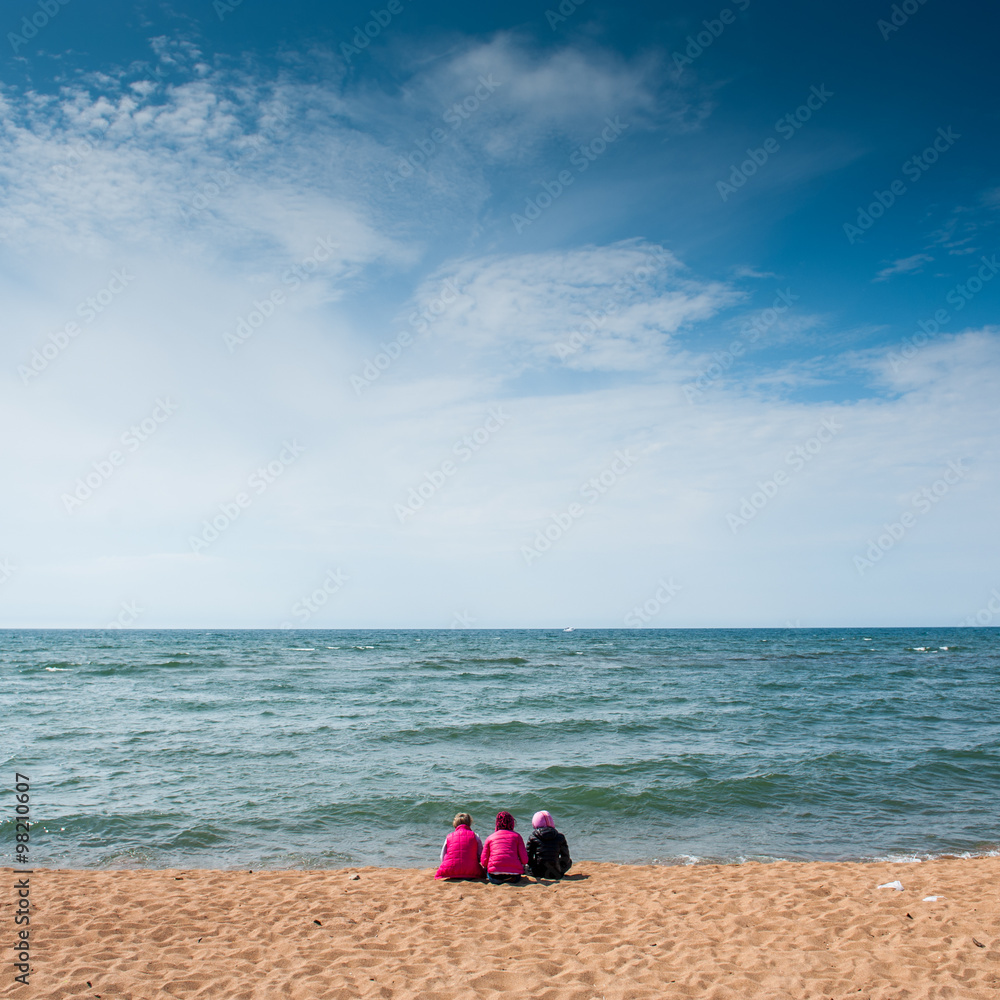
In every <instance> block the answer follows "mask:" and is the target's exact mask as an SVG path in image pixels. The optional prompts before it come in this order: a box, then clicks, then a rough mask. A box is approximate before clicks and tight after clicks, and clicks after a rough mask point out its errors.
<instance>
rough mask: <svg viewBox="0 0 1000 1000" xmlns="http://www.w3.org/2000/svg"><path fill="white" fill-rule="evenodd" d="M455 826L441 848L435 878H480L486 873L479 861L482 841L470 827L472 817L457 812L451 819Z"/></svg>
mask: <svg viewBox="0 0 1000 1000" xmlns="http://www.w3.org/2000/svg"><path fill="white" fill-rule="evenodd" d="M452 826H453V827H454V828H455V830H454V832H453V833H449V834H448V838H447V839H446V840H445V842H444V846H443V847H442V848H441V867H440V868H438V870H437V872H436V873H435V875H434V877H435V878H482V877H483V876H484V875H485V874H486V873H485V872H484V871H483V867H482V865H480V863H479V855H480V854H482V851H483V842H482V841H481V840H480V839H479V837H478V836H477V835H476V833H474V832H473V829H472V817H471V816H470V815H469V814H468V813H459V814H458V815H457V816H456V817H455V819H454V820H453V821H452Z"/></svg>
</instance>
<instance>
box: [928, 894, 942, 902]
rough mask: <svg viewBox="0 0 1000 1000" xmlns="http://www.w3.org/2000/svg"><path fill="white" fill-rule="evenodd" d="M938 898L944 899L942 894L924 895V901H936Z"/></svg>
mask: <svg viewBox="0 0 1000 1000" xmlns="http://www.w3.org/2000/svg"><path fill="white" fill-rule="evenodd" d="M939 899H944V896H924V902H925V903H936V902H937V901H938V900H939Z"/></svg>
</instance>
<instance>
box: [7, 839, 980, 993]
mask: <svg viewBox="0 0 1000 1000" xmlns="http://www.w3.org/2000/svg"><path fill="white" fill-rule="evenodd" d="M571 874H572V876H573V877H572V878H571V879H569V880H567V881H564V882H562V883H559V884H553V883H539V882H535V881H534V880H526V881H525V882H524V883H522V885H520V886H518V887H511V886H489V885H486V884H484V883H475V882H451V883H445V882H439V881H435V880H434V879H433V878H432V877H431V876H432V875H433V870H415V869H392V868H358V869H338V870H325V871H262V872H252V873H251V872H246V871H236V872H223V871H207V870H194V871H178V870H169V871H148V870H136V871H63V870H36V871H35V872H34V874H33V875H32V876H31V901H32V905H33V907H34V910H33V913H32V919H31V951H32V954H33V960H32V967H33V972H32V974H31V982H30V985H29V986H28V987H24V986H23V985H20V984H17V983H12V976H13V973H12V972H11V971H10V964H9V963H6V962H5V965H6V966H7V972H6V973H5V976H4V979H5V982H4V983H3V995H4V996H21V997H28V996H30V997H46V998H50V997H51V998H67V1000H68V998H70V997H73V998H84V997H95V998H98V997H99V998H101V1000H105V998H119V997H121V998H127V1000H145V998H150V1000H151V998H158V997H184V998H187V997H204V998H212V1000H222V998H246V1000H272V998H277V997H282V998H292V1000H319V998H337V1000H341V998H344V1000H346V998H350V997H385V998H410V997H413V998H416V997H420V998H423V1000H453V998H479V997H484V998H493V997H501V996H523V997H537V998H541V1000H598V998H601V1000H626V998H636V1000H638V998H647V997H648V998H654V997H655V998H660V997H701V998H729V997H733V998H737V997H740V998H742V997H768V998H779V997H780V998H784V997H787V998H796V1000H800V998H805V997H810V998H812V997H815V998H820V997H823V998H827V997H830V998H841V997H863V998H878V1000H889V998H892V1000H897V998H901V997H906V998H924V997H928V998H929V997H941V998H945V997H947V998H973V997H976V998H984V997H1000V964H998V960H1000V901H998V893H997V883H998V876H1000V858H995V857H994V858H976V859H942V860H936V861H928V862H923V863H919V864H889V863H873V864H826V863H777V864H768V865H764V864H744V865H725V866H723V865H698V866H692V867H660V866H624V865H613V864H606V863H595V862H587V861H583V862H580V863H578V864H577V865H575V866H574V870H573V872H572V873H571ZM5 875H6V877H7V881H8V884H12V883H13V880H14V879H13V876H12V873H11V872H10V870H7V871H6V873H5ZM897 879H898V880H899V881H900V882H901V884H902V885H903V890H902V891H896V890H894V889H878V888H876V886H878V885H879V884H880V883H885V882H891V881H894V880H897ZM7 895H8V898H7V900H5V907H6V908H7V913H6V914H5V926H7V927H8V928H12V927H13V926H14V925H13V920H12V918H11V915H10V912H9V908H10V907H11V906H12V903H11V900H10V897H11V895H12V894H11V893H8V894H7ZM926 896H938V897H939V898H938V899H937V900H936V901H929V900H925V899H924V897H926Z"/></svg>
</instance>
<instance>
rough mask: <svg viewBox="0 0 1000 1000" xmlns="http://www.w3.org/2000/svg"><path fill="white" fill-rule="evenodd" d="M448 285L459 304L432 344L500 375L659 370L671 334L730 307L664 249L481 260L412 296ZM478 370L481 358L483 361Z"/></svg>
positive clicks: (628, 247)
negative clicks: (560, 369)
mask: <svg viewBox="0 0 1000 1000" xmlns="http://www.w3.org/2000/svg"><path fill="white" fill-rule="evenodd" d="M443 280H450V281H452V282H454V285H455V287H456V288H457V289H459V290H460V291H461V295H462V297H461V300H460V301H459V302H458V303H456V305H455V306H454V307H453V308H452V309H450V310H449V311H448V312H447V314H446V315H445V316H444V317H443V318H442V319H441V320H440V321H439V322H437V323H436V324H435V325H434V327H433V331H432V333H433V337H434V338H435V340H438V341H442V342H446V343H447V344H448V349H447V356H448V357H452V358H455V357H456V356H457V355H456V353H455V352H456V351H457V350H458V348H459V346H460V345H461V348H462V350H463V351H469V350H471V351H472V352H473V353H474V355H476V356H485V357H488V358H489V359H490V365H491V370H492V371H494V372H495V373H496V374H497V375H501V374H504V375H512V374H519V373H521V372H522V371H524V370H526V369H529V368H532V367H542V368H544V367H546V366H549V367H551V366H553V365H565V366H566V367H568V368H572V369H576V370H580V371H639V370H643V369H647V368H649V367H650V366H655V365H657V364H661V363H663V361H664V360H665V359H666V357H667V345H668V342H669V340H670V337H671V336H672V335H673V334H675V333H677V331H678V330H680V329H682V328H684V327H685V326H690V325H691V324H693V323H695V322H697V321H699V320H704V319H707V318H708V317H710V316H712V315H714V314H715V313H716V312H718V311H719V310H720V309H721V308H723V307H724V306H726V305H728V304H730V303H731V302H733V301H734V300H735V299H736V298H737V297H738V295H737V293H736V292H735V291H734V290H733V289H731V288H729V287H727V286H726V285H723V284H722V283H720V282H706V281H698V280H696V279H695V278H694V277H692V276H691V275H690V274H689V273H688V272H687V269H686V268H685V267H684V266H683V265H682V264H681V262H680V261H678V260H677V258H676V257H675V256H674V255H673V254H671V253H669V252H668V251H665V250H663V249H662V248H661V247H658V246H652V245H650V244H645V243H642V242H641V241H626V242H622V243H618V244H615V245H613V246H609V247H581V248H578V249H575V250H569V251H551V252H547V253H529V254H518V255H508V256H503V257H486V258H476V259H471V260H463V261H460V262H457V263H454V264H449V265H447V266H446V267H445V268H443V269H441V270H440V271H439V272H438V273H437V274H436V275H434V276H433V277H432V278H431V279H430V280H429V282H428V283H427V285H425V287H424V288H423V289H421V291H420V293H419V294H418V299H419V298H420V297H427V296H430V295H432V294H435V293H436V292H437V291H438V290H439V288H440V286H441V282H442V281H443ZM479 363H481V360H480V362H479Z"/></svg>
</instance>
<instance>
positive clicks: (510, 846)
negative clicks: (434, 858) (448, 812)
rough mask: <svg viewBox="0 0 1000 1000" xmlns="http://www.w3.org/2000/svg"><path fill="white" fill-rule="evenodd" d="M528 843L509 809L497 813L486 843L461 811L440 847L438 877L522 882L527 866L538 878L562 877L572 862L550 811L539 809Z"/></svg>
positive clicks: (467, 815) (564, 838)
mask: <svg viewBox="0 0 1000 1000" xmlns="http://www.w3.org/2000/svg"><path fill="white" fill-rule="evenodd" d="M531 825H532V827H533V830H532V833H531V836H530V837H529V838H528V845H527V848H525V844H524V840H523V839H522V838H521V835H520V834H519V833H518V832H517V831H516V830H515V829H514V827H515V826H516V820H515V819H514V817H513V816H512V815H511V814H510V813H509V812H506V811H502V812H499V813H497V818H496V828H495V830H494V832H493V833H492V834H490V836H489V837H487V838H486V843H485V844H484V843H483V842H482V841H481V840H480V839H479V837H478V835H477V834H476V833H475V832H474V831H473V829H472V817H471V816H470V815H469V814H468V813H458V814H457V815H456V816H455V819H454V820H453V821H452V826H453V827H454V831H453V832H452V833H450V834H448V837H447V839H446V840H445V842H444V845H443V846H442V848H441V865H440V867H439V868H438V870H437V872H436V873H435V875H434V877H435V878H465V879H480V878H483V876H485V877H486V878H487V879H488V881H490V882H491V883H492V884H493V885H501V884H504V883H517V882H520V881H521V876H522V875H524V872H525V868H527V869H528V871H529V872H530V873H531V874H532V875H534V876H535V877H536V878H544V879H561V878H562V877H563V875H565V874H566V872H568V871H569V870H570V868H571V867H572V865H573V861H572V859H571V858H570V855H569V845H568V844H567V842H566V837H565V836H564V835H563V834H561V833H560V832H559V831H558V830H557V829H556V826H555V822H554V820H553V819H552V814H551V813H549V812H548V811H547V810H544V809H543V810H541V811H540V812H536V813H535V815H534V816H533V817H532V819H531Z"/></svg>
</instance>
